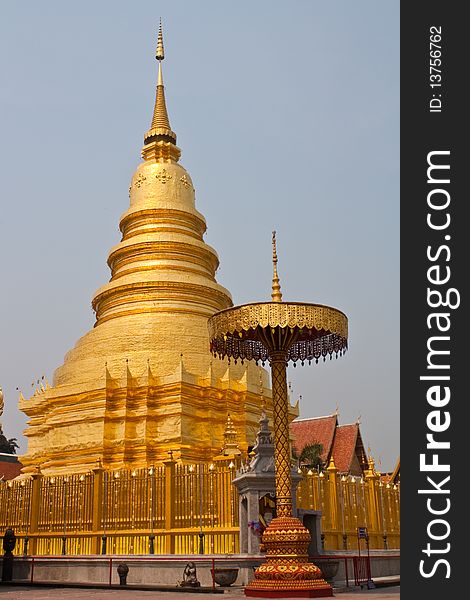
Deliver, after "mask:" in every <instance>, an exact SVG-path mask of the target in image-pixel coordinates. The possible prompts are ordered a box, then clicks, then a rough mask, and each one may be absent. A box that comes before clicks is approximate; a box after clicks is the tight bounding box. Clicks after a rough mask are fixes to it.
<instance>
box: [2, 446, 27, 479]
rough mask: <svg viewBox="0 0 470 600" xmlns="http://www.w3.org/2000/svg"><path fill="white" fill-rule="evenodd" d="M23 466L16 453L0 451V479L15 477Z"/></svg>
mask: <svg viewBox="0 0 470 600" xmlns="http://www.w3.org/2000/svg"><path fill="white" fill-rule="evenodd" d="M22 466H23V465H22V464H21V463H20V461H19V460H18V457H17V456H16V455H15V454H4V453H3V452H0V480H3V481H8V480H9V479H15V477H18V475H19V474H20V473H21V467H22Z"/></svg>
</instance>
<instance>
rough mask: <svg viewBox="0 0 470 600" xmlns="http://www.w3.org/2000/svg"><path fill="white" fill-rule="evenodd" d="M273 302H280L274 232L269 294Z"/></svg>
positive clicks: (274, 236)
mask: <svg viewBox="0 0 470 600" xmlns="http://www.w3.org/2000/svg"><path fill="white" fill-rule="evenodd" d="M271 299H272V301H273V302H282V293H281V284H280V283H279V276H278V274H277V252H276V232H275V231H273V291H272V293H271Z"/></svg>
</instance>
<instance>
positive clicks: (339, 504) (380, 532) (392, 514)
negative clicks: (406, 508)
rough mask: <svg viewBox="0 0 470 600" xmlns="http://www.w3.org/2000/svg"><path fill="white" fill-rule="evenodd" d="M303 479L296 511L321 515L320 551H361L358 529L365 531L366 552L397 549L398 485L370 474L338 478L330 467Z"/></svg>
mask: <svg viewBox="0 0 470 600" xmlns="http://www.w3.org/2000/svg"><path fill="white" fill-rule="evenodd" d="M303 475H304V477H303V479H302V480H301V482H300V484H299V487H298V488H297V507H298V508H302V509H304V510H309V509H310V510H319V511H321V512H322V526H321V529H322V534H321V537H322V545H323V549H324V550H355V549H357V548H358V544H361V548H363V547H364V543H363V542H362V541H360V540H361V539H362V538H359V537H358V529H359V528H366V532H367V535H368V543H369V547H370V548H376V549H379V548H380V549H389V548H399V547H400V486H399V485H395V484H393V483H385V482H384V481H382V480H381V478H380V476H379V475H378V474H377V473H376V472H375V471H371V470H368V471H366V472H365V474H364V476H363V477H354V476H345V475H343V476H339V475H338V473H337V471H336V469H335V468H334V467H333V468H328V469H327V470H326V471H323V472H320V473H318V472H316V471H312V470H308V471H304V472H303Z"/></svg>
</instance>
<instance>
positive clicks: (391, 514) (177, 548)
mask: <svg viewBox="0 0 470 600" xmlns="http://www.w3.org/2000/svg"><path fill="white" fill-rule="evenodd" d="M310 473H311V472H310ZM234 477H235V469H234V468H233V463H231V464H230V465H227V464H225V463H224V462H219V463H218V464H217V466H215V465H214V464H212V465H208V464H199V465H180V464H176V463H175V462H174V461H167V462H166V463H165V464H164V465H163V466H159V467H151V468H150V469H147V468H145V469H136V470H121V471H104V470H103V469H100V468H97V469H95V470H93V471H92V472H88V473H83V474H74V475H60V476H55V477H54V476H53V477H46V476H42V475H41V474H38V475H34V476H32V477H30V478H29V479H23V480H16V481H8V482H0V528H2V530H3V531H5V529H7V528H11V529H13V530H14V532H15V535H16V537H17V544H16V548H15V552H16V553H17V554H35V555H59V554H66V555H87V554H106V553H108V554H184V555H188V554H199V553H201V554H213V553H215V554H232V553H237V552H238V551H239V526H238V493H237V490H236V489H235V487H234V486H233V484H232V479H233V478H234ZM395 487H396V486H395ZM297 497H298V506H299V507H300V508H304V509H313V510H321V511H322V513H323V516H322V531H323V533H322V540H323V542H324V548H325V550H328V549H331V550H333V549H341V548H344V547H345V545H344V539H345V538H344V536H346V538H347V543H346V546H347V549H353V548H355V547H357V536H356V528H357V527H360V526H365V527H367V528H368V531H369V540H370V547H371V548H383V547H384V545H385V546H388V547H390V548H398V547H399V491H398V489H394V488H393V487H390V486H388V487H387V486H382V487H381V486H380V483H379V480H378V477H370V478H367V477H366V478H365V479H364V480H363V483H361V482H359V481H358V480H356V481H354V482H353V480H352V479H351V478H348V480H346V481H343V480H341V479H339V478H338V477H337V476H336V474H335V473H331V472H329V471H326V472H325V474H323V475H318V474H317V473H312V474H305V475H304V478H303V480H302V481H301V483H300V485H299V488H298V496H297Z"/></svg>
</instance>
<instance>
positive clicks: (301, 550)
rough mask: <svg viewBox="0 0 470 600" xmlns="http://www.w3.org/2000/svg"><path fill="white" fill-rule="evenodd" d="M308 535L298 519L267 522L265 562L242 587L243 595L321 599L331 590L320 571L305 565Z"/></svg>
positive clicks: (263, 541) (263, 543)
mask: <svg viewBox="0 0 470 600" xmlns="http://www.w3.org/2000/svg"><path fill="white" fill-rule="evenodd" d="M309 543H310V533H309V531H308V529H306V528H305V527H304V526H303V525H302V523H301V522H300V521H299V519H296V518H294V517H290V516H285V517H277V518H275V519H273V520H272V521H271V523H270V524H269V526H268V527H267V529H266V530H265V532H264V533H263V537H262V545H263V547H264V549H265V550H266V561H265V562H264V563H263V564H262V565H260V566H259V567H258V568H257V569H256V571H255V578H254V580H253V581H252V582H251V583H249V584H248V585H247V586H246V587H245V595H246V596H255V597H258V598H324V597H328V596H333V589H332V587H331V585H330V584H329V583H327V582H326V581H325V580H324V579H323V576H322V572H321V570H320V569H319V568H318V567H317V566H315V565H314V564H312V563H309V562H308V553H307V552H308V551H307V549H308V545H309Z"/></svg>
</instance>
